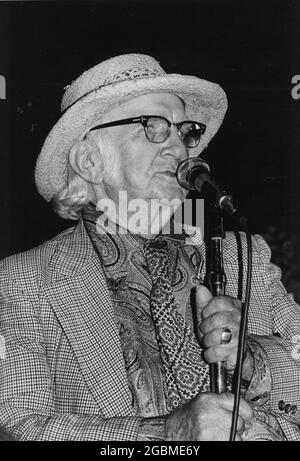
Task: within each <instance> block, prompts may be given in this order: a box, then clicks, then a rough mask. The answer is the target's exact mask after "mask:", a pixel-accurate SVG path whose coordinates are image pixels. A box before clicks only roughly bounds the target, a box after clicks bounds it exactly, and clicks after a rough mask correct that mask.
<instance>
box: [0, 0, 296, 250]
mask: <svg viewBox="0 0 300 461" xmlns="http://www.w3.org/2000/svg"><path fill="white" fill-rule="evenodd" d="M297 3H298V5H297ZM299 3H300V2H297V1H296V0H295V1H286V0H285V1H279V0H278V1H275V0H274V1H272V0H268V1H267V0H260V1H255V0H251V1H241V0H240V1H237V0H235V1H233V0H223V1H221V0H219V1H217V0H209V1H208V0H195V1H191V0H182V1H176V0H173V1H172V2H167V1H162V0H160V1H155V0H152V1H142V0H139V1H131V2H130V1H112V0H111V1H98V2H1V3H0V53H1V62H0V74H2V75H4V76H5V77H6V81H7V98H6V100H5V101H1V100H0V116H1V120H0V122H1V124H0V126H1V133H0V136H1V139H0V149H1V151H0V152H1V157H0V159H1V163H0V165H1V184H0V193H1V201H0V207H1V210H0V216H1V218H0V219H1V222H0V257H4V256H7V255H9V254H11V253H15V252H19V251H23V250H26V249H28V248H31V247H33V246H35V245H37V244H39V243H41V242H43V241H44V240H46V239H48V238H50V237H51V236H53V235H55V234H56V233H58V232H59V231H60V230H62V229H63V228H65V227H66V226H69V225H72V224H73V222H67V221H64V220H62V219H61V218H59V217H58V216H56V215H55V214H54V213H53V212H52V209H51V206H50V205H48V204H47V203H46V202H44V200H43V199H42V198H41V197H40V196H39V195H38V193H37V191H36V189H35V185H34V179H33V170H34V165H35V161H36V158H37V156H38V153H39V151H40V148H41V146H42V143H43V141H44V139H45V137H46V135H47V134H48V132H49V131H50V129H51V127H52V126H53V124H54V123H55V121H56V120H57V118H58V116H59V105H60V100H61V97H62V94H63V87H64V86H65V85H67V84H69V83H70V82H71V81H72V80H73V79H74V78H76V77H77V76H78V75H79V74H81V73H82V72H83V71H84V70H85V69H87V68H89V67H91V66H93V65H95V64H97V63H98V62H100V61H101V60H103V59H106V58H109V57H112V56H114V55H118V54H122V53H127V52H142V53H149V54H151V55H153V56H154V57H155V58H156V59H158V60H159V61H160V62H161V64H162V66H163V67H164V68H165V69H166V70H167V72H178V73H187V74H192V75H197V76H199V77H202V78H205V79H208V80H212V81H215V82H217V83H219V84H220V85H221V86H222V87H223V88H224V89H225V91H226V93H227V96H228V100H229V110H228V112H227V115H226V118H225V121H224V123H223V125H222V127H221V129H220V131H219V132H218V134H217V135H216V137H215V138H214V139H213V140H212V141H211V143H210V144H209V146H208V148H207V149H206V150H205V151H204V153H203V157H204V158H205V159H206V160H207V161H208V163H209V164H210V166H211V168H212V171H213V175H214V177H215V178H216V179H217V181H218V182H219V183H221V184H222V185H223V186H224V187H225V188H227V190H228V191H229V192H231V193H233V195H234V196H235V197H237V198H238V201H239V204H240V206H241V207H242V208H243V211H244V212H245V214H246V215H247V216H248V217H249V219H250V223H251V229H252V231H253V232H260V233H265V232H266V229H267V228H268V227H269V230H268V232H269V234H266V235H269V237H270V233H271V234H272V232H273V237H274V233H275V234H276V238H277V236H278V235H281V236H282V235H284V239H285V241H286V239H294V240H293V242H295V241H296V240H297V239H296V240H295V238H296V237H297V235H298V234H299V235H300V216H299V213H298V197H299V192H300V130H299V115H300V99H299V100H294V99H293V98H292V96H291V90H292V87H293V85H292V83H291V79H292V77H293V76H294V75H297V74H300V32H299V29H300V28H299V19H300V4H299ZM226 225H227V226H228V227H230V225H231V223H226ZM270 226H275V230H274V229H273V230H272V229H271V231H270ZM271 237H272V236H271ZM271 237H270V238H271ZM271 243H272V242H271ZM293 248H296V246H295V247H293ZM295 251H296V250H295Z"/></svg>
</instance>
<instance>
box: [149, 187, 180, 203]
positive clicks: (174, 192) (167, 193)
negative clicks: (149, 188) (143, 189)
mask: <svg viewBox="0 0 300 461" xmlns="http://www.w3.org/2000/svg"><path fill="white" fill-rule="evenodd" d="M187 194H188V191H186V190H184V189H182V188H181V187H180V186H177V187H161V188H160V189H159V190H158V189H157V190H156V191H155V192H154V194H153V196H152V198H156V199H159V200H163V199H165V200H169V201H171V200H174V199H179V200H180V201H181V202H183V201H184V199H185V198H186V196H187Z"/></svg>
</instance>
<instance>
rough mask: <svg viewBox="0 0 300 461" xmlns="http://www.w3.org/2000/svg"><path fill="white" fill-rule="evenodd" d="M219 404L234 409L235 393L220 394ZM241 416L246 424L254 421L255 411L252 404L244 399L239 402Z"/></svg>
mask: <svg viewBox="0 0 300 461" xmlns="http://www.w3.org/2000/svg"><path fill="white" fill-rule="evenodd" d="M219 404H220V406H221V407H222V408H224V409H225V410H228V411H231V412H232V411H233V407H234V395H233V394H229V393H227V392H226V393H225V392H224V393H223V394H219ZM239 417H241V418H242V419H243V421H244V424H245V425H246V424H250V423H251V422H252V417H253V412H252V409H251V407H250V405H249V404H248V403H247V402H246V401H245V400H244V399H240V404H239Z"/></svg>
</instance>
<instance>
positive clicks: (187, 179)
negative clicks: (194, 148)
mask: <svg viewBox="0 0 300 461" xmlns="http://www.w3.org/2000/svg"><path fill="white" fill-rule="evenodd" d="M198 169H199V171H201V170H202V171H205V172H206V173H210V167H209V165H208V164H207V163H206V162H205V161H204V160H202V159H201V158H199V157H195V158H187V159H185V160H183V162H181V163H179V165H178V168H177V171H176V178H177V181H178V182H179V184H180V185H181V187H184V188H185V189H188V190H196V189H195V186H194V181H192V180H191V173H193V172H194V171H195V170H198Z"/></svg>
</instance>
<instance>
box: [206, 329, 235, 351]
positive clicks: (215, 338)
mask: <svg viewBox="0 0 300 461" xmlns="http://www.w3.org/2000/svg"><path fill="white" fill-rule="evenodd" d="M224 331H226V329H225V328H215V329H214V330H211V331H209V332H208V333H206V334H205V335H204V336H203V338H202V341H201V344H202V346H203V348H207V347H212V346H217V345H220V344H226V343H228V342H230V341H231V340H232V338H233V331H232V330H230V333H231V335H230V341H223V339H222V338H223V333H224ZM228 331H229V330H228Z"/></svg>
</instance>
